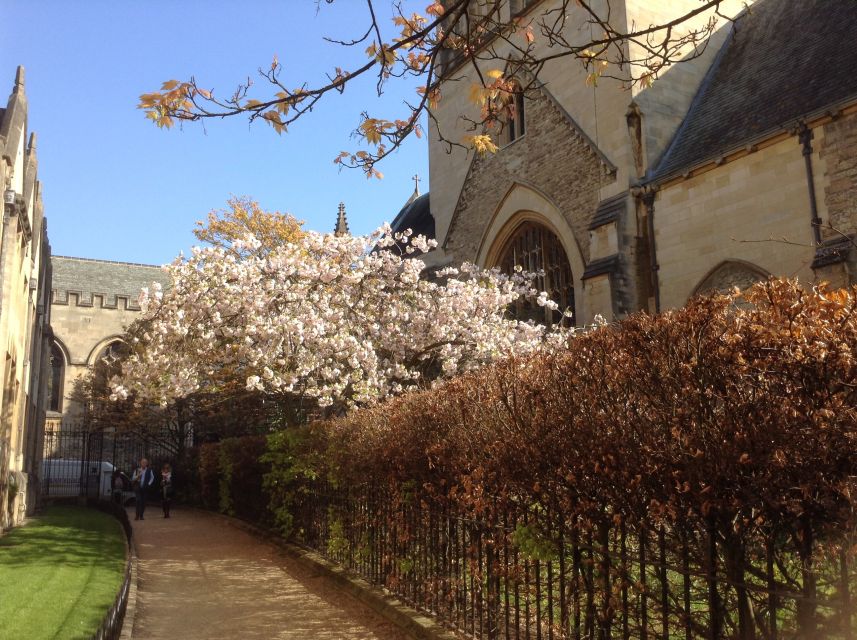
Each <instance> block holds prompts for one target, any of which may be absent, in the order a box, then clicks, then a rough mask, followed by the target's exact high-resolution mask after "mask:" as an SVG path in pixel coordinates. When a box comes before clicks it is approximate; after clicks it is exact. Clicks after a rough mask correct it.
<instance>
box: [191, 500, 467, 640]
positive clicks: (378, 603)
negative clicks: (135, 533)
mask: <svg viewBox="0 0 857 640" xmlns="http://www.w3.org/2000/svg"><path fill="white" fill-rule="evenodd" d="M195 510H197V511H202V512H204V513H208V514H212V515H215V516H217V517H219V518H221V519H223V520H225V521H226V522H227V523H228V524H229V525H231V526H233V527H236V528H238V529H242V530H243V531H246V532H247V533H250V534H252V535H254V536H255V537H257V538H261V539H263V540H265V541H266V542H269V543H271V544H273V545H275V546H276V547H278V548H280V549H282V550H283V551H284V552H286V553H287V554H289V555H290V556H291V557H293V558H295V559H296V560H298V561H299V562H300V563H301V564H302V565H303V566H305V567H306V568H308V569H312V570H314V571H317V572H318V573H320V574H322V575H323V576H324V577H326V578H328V579H330V581H331V582H333V583H334V584H335V585H336V586H337V587H339V588H340V589H341V590H343V591H345V592H346V593H347V594H349V595H350V596H351V597H353V598H354V599H356V600H358V601H359V602H362V603H363V604H365V605H366V606H368V607H369V608H370V609H372V610H373V611H375V612H376V613H377V614H379V615H381V616H383V617H384V618H386V619H387V620H389V621H390V622H392V623H393V624H395V625H396V626H397V627H399V628H401V629H403V630H404V631H406V632H407V633H409V634H410V635H412V636H413V637H414V638H416V639H417V640H458V639H459V638H460V636H458V635H457V634H455V633H454V632H452V631H450V630H449V629H446V628H445V627H443V626H442V625H440V624H439V623H438V622H437V621H435V620H434V619H432V618H430V617H429V616H427V615H424V614H421V613H419V612H418V611H416V610H414V609H413V608H411V607H409V606H408V605H406V604H404V603H403V602H402V601H401V600H399V599H398V598H396V597H395V596H393V595H390V594H389V593H386V592H384V591H383V590H381V589H379V588H377V587H374V586H372V585H371V584H369V583H368V582H367V581H366V580H364V579H363V578H359V577H357V576H355V575H353V574H351V573H350V572H349V571H348V570H347V569H345V568H343V567H340V566H339V565H337V564H335V563H333V562H330V561H329V560H327V559H326V558H324V557H323V556H322V555H321V554H319V553H316V552H315V551H310V550H308V549H304V548H303V547H300V546H298V545H296V544H293V543H290V542H287V541H285V540H283V538H282V537H280V536H279V535H278V534H276V533H274V532H272V531H270V530H267V529H264V528H262V527H258V526H256V525H254V524H251V523H249V522H246V521H245V520H241V519H239V518H233V517H231V516H227V515H224V514H222V513H217V512H215V511H208V510H206V509H195Z"/></svg>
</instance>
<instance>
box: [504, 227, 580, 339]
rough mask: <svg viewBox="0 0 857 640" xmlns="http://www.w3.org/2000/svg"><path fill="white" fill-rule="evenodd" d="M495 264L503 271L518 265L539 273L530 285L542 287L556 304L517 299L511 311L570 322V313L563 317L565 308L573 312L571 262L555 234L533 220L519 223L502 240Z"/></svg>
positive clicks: (531, 317) (548, 321)
mask: <svg viewBox="0 0 857 640" xmlns="http://www.w3.org/2000/svg"><path fill="white" fill-rule="evenodd" d="M498 266H499V267H500V269H501V270H502V271H503V272H505V273H512V271H513V270H514V269H515V267H521V269H523V270H524V271H526V272H529V273H541V275H539V276H538V277H537V278H536V280H535V282H534V283H533V285H534V287H535V289H536V290H538V291H545V292H547V294H548V298H550V299H551V300H553V301H554V302H556V303H557V305H558V306H559V308H558V309H557V310H556V311H551V310H550V309H547V308H545V307H540V306H539V305H538V304H536V303H535V301H530V300H519V301H518V302H516V303H515V305H514V307H513V309H512V312H513V313H514V315H515V317H516V318H518V319H521V320H534V321H535V322H543V323H545V324H549V325H551V324H558V323H563V324H567V325H573V324H574V316H573V315H572V317H570V318H569V317H565V316H564V314H565V312H568V313H570V314H574V279H573V278H572V274H571V264H569V262H568V256H567V255H566V253H565V249H564V248H563V246H562V242H561V241H560V239H559V238H558V237H557V236H556V234H555V233H554V232H553V231H551V230H550V229H548V228H547V227H546V226H544V225H541V224H539V223H537V222H532V221H527V222H524V223H522V224H521V225H520V226H519V227H518V228H517V229H515V232H514V233H513V234H512V236H511V237H510V238H509V239H508V240H507V241H506V244H505V246H504V248H503V250H502V251H501V253H500V260H499V262H498Z"/></svg>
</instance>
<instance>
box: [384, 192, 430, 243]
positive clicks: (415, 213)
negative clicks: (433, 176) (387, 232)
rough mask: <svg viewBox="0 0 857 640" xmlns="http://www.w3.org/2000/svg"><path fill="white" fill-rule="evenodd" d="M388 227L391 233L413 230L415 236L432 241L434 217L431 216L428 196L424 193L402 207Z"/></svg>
mask: <svg viewBox="0 0 857 640" xmlns="http://www.w3.org/2000/svg"><path fill="white" fill-rule="evenodd" d="M390 226H391V227H392V228H393V231H405V230H406V229H413V231H414V235H415V236H425V237H426V238H428V239H429V240H434V239H435V228H434V216H433V215H432V214H431V206H430V202H429V194H428V193H424V194H423V195H421V196H420V197H419V198H416V199H414V200H413V201H412V202H409V203H408V204H406V205H405V206H404V207H402V210H401V211H399V215H397V216H396V217H395V219H394V220H393V222H392V224H391V225H390Z"/></svg>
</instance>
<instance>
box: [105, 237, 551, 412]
mask: <svg viewBox="0 0 857 640" xmlns="http://www.w3.org/2000/svg"><path fill="white" fill-rule="evenodd" d="M259 245H260V241H259V239H258V238H256V237H253V236H247V238H246V239H245V240H243V241H238V242H234V243H232V245H231V246H210V247H203V248H195V249H194V250H193V253H192V255H191V256H190V257H189V258H188V259H184V258H178V259H177V260H176V261H175V262H173V263H172V264H171V265H170V266H169V267H167V269H168V272H169V274H170V277H171V281H172V284H171V286H170V287H169V288H168V289H167V290H162V289H161V288H160V287H159V285H157V284H156V285H153V287H152V288H151V289H149V290H144V291H143V294H142V296H141V306H142V308H143V317H142V319H141V320H140V321H139V324H138V325H137V327H136V329H135V330H134V331H132V332H131V334H130V336H129V340H130V342H131V344H132V347H133V351H132V354H131V355H130V356H129V357H128V359H127V360H126V361H125V362H124V364H123V366H122V373H121V376H119V377H117V378H116V379H115V380H114V381H113V386H112V391H113V394H112V395H113V397H114V398H115V399H127V398H129V397H131V396H133V397H135V398H137V399H138V400H141V401H144V402H157V403H160V404H162V405H165V404H168V403H171V402H173V401H175V400H176V399H179V398H184V397H188V396H191V395H193V394H199V393H205V394H212V393H217V392H218V390H219V389H222V388H225V387H226V386H228V383H230V382H234V381H235V380H240V381H241V382H242V384H243V385H244V387H245V388H246V389H247V390H250V391H259V392H264V393H267V394H274V395H277V396H281V397H300V398H309V399H311V400H312V401H313V402H315V403H316V404H317V406H319V407H322V408H327V410H329V411H341V410H344V409H346V408H348V407H351V406H355V405H365V404H370V403H372V402H373V401H375V400H376V399H378V398H381V397H384V396H386V395H388V394H392V393H398V392H401V391H403V390H405V389H407V388H410V387H414V386H419V385H424V384H426V383H428V382H430V381H431V380H434V379H437V378H439V377H444V376H450V375H453V374H456V373H459V372H462V371H466V370H470V369H473V368H475V367H478V366H480V365H482V364H484V363H486V362H490V361H492V360H494V359H497V358H500V357H503V356H505V355H508V354H511V353H522V352H531V351H533V350H536V349H539V348H542V347H543V346H544V345H545V344H548V343H557V342H559V341H561V340H563V339H564V337H565V335H566V334H567V333H568V331H567V330H564V329H562V328H559V327H554V328H546V327H544V326H540V325H536V324H533V323H528V322H521V321H518V320H515V319H512V318H510V317H509V316H508V313H507V309H508V307H509V305H510V304H511V303H512V302H514V301H515V300H516V299H518V298H519V297H521V296H528V297H532V298H533V299H534V300H535V302H536V303H537V304H540V305H543V306H549V307H552V308H556V305H555V303H553V302H552V301H550V300H549V299H548V298H547V295H546V294H545V293H538V292H537V291H535V290H534V289H533V287H532V282H533V280H532V277H531V276H529V275H527V274H523V273H515V274H512V275H504V274H501V273H500V272H499V271H497V270H487V271H486V270H482V269H479V268H477V267H475V266H473V265H469V264H465V265H462V266H461V267H458V268H447V269H445V270H442V271H440V272H438V273H437V274H435V277H432V278H425V277H421V273H422V272H423V270H424V269H425V264H424V263H423V262H422V261H421V260H419V259H418V258H417V257H416V255H415V254H417V253H418V252H424V251H426V250H428V249H429V248H431V246H433V241H429V240H426V239H425V238H423V237H421V236H417V237H412V235H411V233H410V232H405V233H396V234H394V233H392V232H391V230H390V228H389V227H388V226H387V227H383V228H381V229H380V230H378V231H377V232H375V233H373V234H371V235H369V236H362V237H359V236H341V237H337V236H334V235H332V234H322V233H317V232H312V231H303V232H301V233H300V234H295V235H294V236H293V240H292V241H289V242H285V243H283V244H282V245H281V246H278V247H274V248H272V249H271V250H270V251H266V252H260V251H258V250H257V249H258V248H259Z"/></svg>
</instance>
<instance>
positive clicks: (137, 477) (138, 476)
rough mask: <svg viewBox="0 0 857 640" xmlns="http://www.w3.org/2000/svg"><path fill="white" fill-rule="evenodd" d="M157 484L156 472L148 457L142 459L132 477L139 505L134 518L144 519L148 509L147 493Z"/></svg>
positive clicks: (136, 500)
mask: <svg viewBox="0 0 857 640" xmlns="http://www.w3.org/2000/svg"><path fill="white" fill-rule="evenodd" d="M154 484H155V472H154V471H152V469H151V468H150V467H149V461H148V460H147V459H146V458H143V459H142V460H140V466H139V467H137V469H136V470H135V471H134V475H133V477H132V478H131V486H132V487H133V488H134V498H135V500H134V502H135V503H136V506H137V515H136V516H135V517H134V520H143V519H144V518H143V513H144V512H145V511H146V493H147V492H148V491H149V490H150V489H151V488H152V487H153V486H154Z"/></svg>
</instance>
